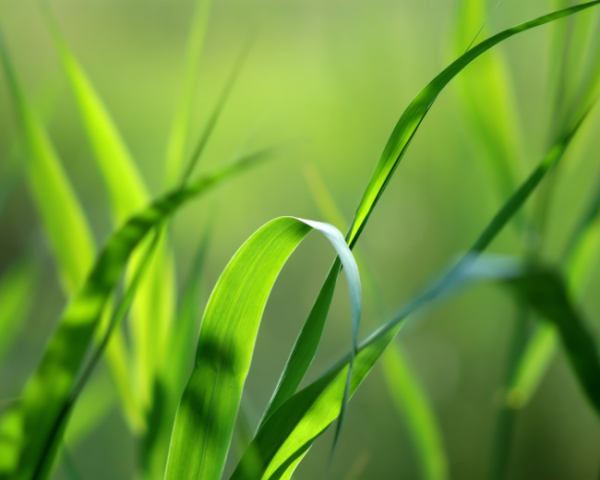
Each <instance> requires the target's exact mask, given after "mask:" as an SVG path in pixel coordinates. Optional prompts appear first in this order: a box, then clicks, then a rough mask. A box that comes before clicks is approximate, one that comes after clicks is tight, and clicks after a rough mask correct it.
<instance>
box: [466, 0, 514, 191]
mask: <svg viewBox="0 0 600 480" xmlns="http://www.w3.org/2000/svg"><path fill="white" fill-rule="evenodd" d="M486 5H487V2H485V1H484V0H462V2H461V4H460V6H459V15H458V22H456V32H455V35H454V54H455V55H454V56H456V55H460V54H462V53H464V52H465V49H466V48H467V47H468V46H469V44H470V42H471V41H472V39H473V35H475V34H476V33H477V32H478V30H479V29H480V28H481V26H482V25H483V24H484V23H485V22H486V15H487V14H488V13H487V9H486ZM484 32H485V29H484ZM456 83H457V87H458V92H459V94H460V100H461V104H462V107H463V109H464V110H465V113H466V115H467V120H468V124H469V127H470V129H469V132H475V135H474V136H473V137H474V138H473V139H474V141H475V144H476V146H477V154H478V156H479V157H481V158H482V159H485V160H486V162H485V164H486V166H488V167H489V169H490V173H491V175H490V178H491V179H492V180H493V181H494V182H496V183H497V185H496V186H497V193H498V194H499V196H500V198H504V197H505V196H506V195H509V194H510V192H512V191H513V190H514V187H515V185H516V178H517V177H518V176H519V175H518V174H519V168H518V167H519V163H520V161H519V160H520V158H521V150H522V148H521V139H520V136H519V133H518V132H519V128H518V125H519V122H518V118H519V116H518V113H517V109H516V107H515V105H516V102H515V97H514V93H513V89H512V85H511V81H510V73H509V70H508V64H507V62H506V59H505V57H504V55H503V54H502V51H501V50H498V49H495V50H493V51H491V52H489V53H488V54H487V55H485V56H483V57H482V58H480V59H479V60H478V61H477V62H476V63H474V64H473V65H471V66H470V67H469V68H468V69H466V70H465V71H464V72H463V73H462V75H460V76H459V77H458V78H457V79H456ZM469 138H472V137H471V136H470V137H469Z"/></svg>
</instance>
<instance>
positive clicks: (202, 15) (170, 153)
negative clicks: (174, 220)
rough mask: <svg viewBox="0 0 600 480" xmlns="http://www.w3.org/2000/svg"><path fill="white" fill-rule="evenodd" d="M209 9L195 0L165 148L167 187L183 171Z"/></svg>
mask: <svg viewBox="0 0 600 480" xmlns="http://www.w3.org/2000/svg"><path fill="white" fill-rule="evenodd" d="M211 5H212V0H198V1H197V3H196V10H195V13H194V18H193V20H192V27H191V31H190V36H189V39H188V45H187V52H186V61H185V70H184V74H183V84H182V88H181V95H180V96H179V99H178V103H177V107H176V110H175V116H174V119H173V126H172V127H171V135H170V137H169V145H168V148H167V164H166V172H165V174H166V179H167V182H166V183H167V187H173V186H174V185H175V184H176V183H177V181H178V180H179V176H180V175H181V171H182V167H183V160H184V157H185V150H186V146H187V140H188V135H189V129H190V122H191V118H192V106H193V105H194V92H195V91H196V84H197V82H198V73H199V68H200V59H201V56H202V48H203V47H204V39H205V37H206V28H207V23H208V17H209V13H210V9H211Z"/></svg>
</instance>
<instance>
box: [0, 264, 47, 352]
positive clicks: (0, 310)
mask: <svg viewBox="0 0 600 480" xmlns="http://www.w3.org/2000/svg"><path fill="white" fill-rule="evenodd" d="M37 277H38V269H37V267H36V266H35V264H34V263H33V262H32V261H31V260H29V259H22V260H20V261H18V262H16V263H15V264H14V265H12V266H11V267H10V268H9V269H8V270H7V271H6V272H4V274H3V275H2V277H1V278H0V363H1V362H2V360H3V359H4V356H5V355H6V353H7V351H8V349H9V348H10V346H11V345H12V344H13V340H14V339H15V338H16V336H17V335H18V333H19V330H20V329H21V328H22V327H23V323H24V321H25V318H26V317H27V314H28V312H29V310H30V308H31V298H33V294H34V289H35V284H36V281H37Z"/></svg>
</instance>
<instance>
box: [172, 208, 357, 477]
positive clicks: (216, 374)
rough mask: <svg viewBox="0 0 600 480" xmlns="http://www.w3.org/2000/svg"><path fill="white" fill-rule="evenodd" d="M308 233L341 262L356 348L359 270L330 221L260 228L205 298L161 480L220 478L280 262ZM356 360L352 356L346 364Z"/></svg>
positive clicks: (286, 220)
mask: <svg viewBox="0 0 600 480" xmlns="http://www.w3.org/2000/svg"><path fill="white" fill-rule="evenodd" d="M312 230H317V231H319V232H320V233H322V234H323V235H324V236H325V237H326V238H327V240H329V242H330V243H331V244H332V246H333V247H334V248H335V250H336V252H337V254H338V256H339V258H340V259H341V261H342V262H343V265H344V270H345V273H346V278H347V280H348V289H349V292H350V305H351V310H352V340H353V347H352V352H354V351H355V349H356V343H357V334H358V325H359V322H360V312H361V302H362V300H361V287H360V279H359V274H358V268H357V266H356V263H355V261H354V258H353V256H352V253H351V252H350V250H349V248H348V246H347V244H346V242H345V241H344V237H343V236H342V234H341V233H340V232H339V231H338V230H337V229H336V228H335V227H332V226H331V225H329V224H324V223H319V222H312V221H309V220H302V219H297V218H293V217H282V218H278V219H275V220H272V221H271V222H269V223H267V224H266V225H264V226H263V227H262V228H260V229H259V230H258V231H257V232H256V233H255V234H254V235H252V236H251V237H250V239H248V240H247V241H246V242H245V243H244V245H243V246H242V247H241V248H240V249H239V250H238V252H237V253H236V254H235V256H234V257H233V258H232V259H231V261H230V262H229V264H228V265H227V267H226V268H225V270H224V272H223V274H222V275H221V277H220V279H219V281H218V282H217V285H216V286H215V288H214V290H213V293H212V294H211V297H210V299H209V301H208V304H207V307H206V311H205V314H204V317H203V319H202V324H201V329H200V338H199V340H198V349H197V351H196V362H195V366H194V370H193V371H192V374H191V376H190V378H189V380H188V383H187V386H186V389H185V391H184V394H183V397H182V399H181V402H180V405H179V408H178V410H177V416H176V419H175V426H174V429H173V435H172V438H171V445H170V448H169V457H168V460H167V471H166V475H165V478H166V479H178V480H180V479H184V478H189V479H197V478H202V479H204V480H209V479H219V478H221V475H222V470H223V467H224V465H225V460H226V457H227V452H228V450H229V445H230V442H231V437H232V434H233V427H234V424H235V417H236V414H237V411H238V409H239V407H240V401H241V396H242V390H243V386H244V382H245V380H246V376H247V374H248V371H249V368H250V362H251V359H252V354H253V350H254V344H255V340H256V336H257V334H258V327H259V325H260V320H261V318H262V314H263V311H264V308H265V305H266V302H267V299H268V297H269V294H270V292H271V289H272V287H273V285H274V283H275V280H276V279H277V276H278V275H279V273H280V271H281V269H282V268H283V266H284V265H285V262H286V261H287V259H288V258H289V256H290V255H291V254H292V253H293V251H294V250H295V249H296V247H297V246H298V245H299V244H300V242H301V241H302V240H303V239H304V238H305V237H306V235H308V233H310V232H311V231H312ZM353 358H354V355H353V353H352V354H351V355H350V364H352V361H353V360H352V359H353ZM349 371H351V369H350V370H349ZM347 380H348V379H347ZM345 391H346V389H345V390H344V391H342V392H341V393H340V396H339V397H338V402H340V400H341V399H344V402H343V405H342V407H341V409H342V410H343V409H344V408H345V401H346V400H347V394H346V393H345Z"/></svg>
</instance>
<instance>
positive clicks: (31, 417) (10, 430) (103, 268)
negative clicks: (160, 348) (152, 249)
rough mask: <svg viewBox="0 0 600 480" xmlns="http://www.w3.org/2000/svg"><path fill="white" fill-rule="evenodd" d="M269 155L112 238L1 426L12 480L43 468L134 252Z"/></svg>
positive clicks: (177, 197) (179, 194) (237, 165)
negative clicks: (182, 211)
mask: <svg viewBox="0 0 600 480" xmlns="http://www.w3.org/2000/svg"><path fill="white" fill-rule="evenodd" d="M263 158H264V152H259V153H256V154H254V155H249V156H247V157H244V158H243V159H241V160H238V161H236V162H234V163H232V164H230V165H227V166H225V167H221V168H219V169H217V170H215V171H213V172H212V173H208V174H206V175H203V176H202V177H200V178H199V179H198V180H196V181H195V182H193V183H192V184H190V186H188V187H186V188H184V189H180V190H177V191H175V192H172V193H170V194H168V195H165V196H163V197H161V198H159V199H158V200H156V201H155V202H153V203H152V205H151V206H150V207H148V208H147V209H145V210H144V211H143V212H141V213H140V214H138V215H136V216H134V217H133V218H132V219H130V220H129V221H128V222H127V223H126V224H125V225H123V226H122V227H121V228H120V229H119V230H118V231H117V232H116V233H115V234H113V235H112V236H111V237H110V239H109V241H108V242H107V244H106V246H105V247H104V249H103V250H102V252H101V254H100V256H99V258H98V260H97V261H96V264H95V266H94V268H93V269H92V272H91V274H90V276H89V277H88V280H87V281H86V282H85V284H84V286H83V288H82V289H81V290H80V291H79V292H78V294H77V295H75V297H74V298H73V299H72V301H71V302H70V304H69V306H68V307H67V309H66V311H65V312H64V314H63V316H62V318H61V321H60V323H59V326H58V329H57V330H56V332H55V334H54V335H53V337H52V339H51V340H50V343H49V344H48V347H47V349H46V351H45V353H44V356H43V358H42V361H41V363H40V364H39V366H38V368H37V370H36V372H35V374H34V375H33V377H32V378H31V379H30V381H29V382H28V384H27V386H26V387H25V389H24V392H23V396H22V398H21V400H20V402H19V404H18V405H17V406H16V407H15V408H14V409H13V410H11V411H9V412H7V414H6V415H5V416H4V417H3V420H2V422H1V423H0V433H1V434H2V435H0V447H1V448H0V452H1V453H0V465H2V466H4V467H5V470H4V471H3V470H0V475H2V474H4V473H5V471H6V468H9V470H8V472H11V470H10V467H13V468H14V471H12V472H11V473H12V475H13V477H12V478H16V479H26V478H30V477H31V475H32V474H33V472H34V471H35V470H36V468H37V467H38V464H39V461H40V459H41V456H42V453H43V450H42V449H43V447H44V445H46V442H47V440H48V437H49V435H50V434H51V432H52V428H53V426H54V425H55V422H56V420H57V418H58V416H59V414H60V412H61V410H62V408H63V407H64V405H65V402H66V401H67V400H68V398H69V395H70V392H71V390H72V388H73V387H74V385H75V381H76V378H77V374H78V372H79V371H80V370H81V367H82V365H83V361H84V357H85V354H86V351H87V350H88V347H89V345H90V343H91V340H92V338H93V334H94V331H95V329H96V327H97V324H98V322H99V318H100V316H101V314H102V311H103V308H104V306H105V304H106V302H107V299H108V298H109V297H110V295H111V292H112V291H113V290H114V288H115V286H116V285H117V283H118V281H119V279H120V278H121V276H122V274H123V271H124V269H125V266H126V264H127V262H128V260H129V258H130V256H131V253H132V251H133V250H134V249H135V247H137V246H138V245H139V243H140V242H141V241H142V240H143V238H144V237H145V236H146V235H147V234H148V233H149V232H150V231H151V230H152V229H153V228H155V227H156V226H157V225H158V224H159V223H160V222H162V221H163V220H165V219H167V218H168V217H169V216H170V215H172V214H173V213H175V211H176V210H178V209H179V208H180V207H181V206H182V205H184V204H185V203H187V202H189V201H190V200H192V199H193V198H195V197H197V196H199V195H200V194H202V193H204V192H205V191H207V190H208V189H210V188H211V187H214V186H216V185H218V184H219V183H221V182H223V181H224V180H226V179H228V178H230V177H231V176H232V175H234V174H237V173H240V172H241V171H243V170H244V169H246V168H248V167H250V166H252V165H255V164H256V163H257V161H259V160H261V159H263Z"/></svg>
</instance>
